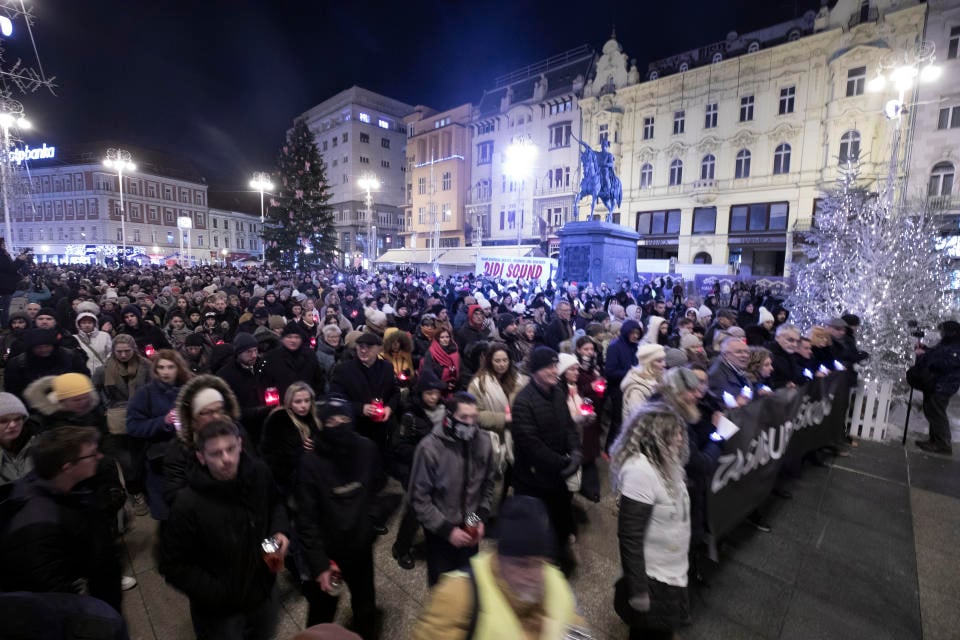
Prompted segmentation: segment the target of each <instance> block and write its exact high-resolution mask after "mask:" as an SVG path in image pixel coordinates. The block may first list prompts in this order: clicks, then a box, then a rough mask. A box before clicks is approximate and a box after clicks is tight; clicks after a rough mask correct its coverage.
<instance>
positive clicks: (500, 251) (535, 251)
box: [438, 245, 544, 270]
mask: <svg viewBox="0 0 960 640" xmlns="http://www.w3.org/2000/svg"><path fill="white" fill-rule="evenodd" d="M481 255H482V256H490V257H491V258H526V257H531V256H532V257H537V258H542V257H544V255H543V252H542V251H540V248H539V247H533V246H524V245H521V246H519V247H517V246H512V247H456V248H454V249H446V250H445V251H444V252H443V255H442V256H440V260H439V261H438V262H439V263H440V264H442V265H446V266H461V267H469V268H470V269H471V270H472V269H473V268H474V266H475V265H476V264H477V256H481Z"/></svg>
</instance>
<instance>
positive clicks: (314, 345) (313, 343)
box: [310, 337, 317, 349]
mask: <svg viewBox="0 0 960 640" xmlns="http://www.w3.org/2000/svg"><path fill="white" fill-rule="evenodd" d="M310 348H311V349H316V348H317V339H316V337H312V338H310Z"/></svg>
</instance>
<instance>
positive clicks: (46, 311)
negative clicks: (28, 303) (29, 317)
mask: <svg viewBox="0 0 960 640" xmlns="http://www.w3.org/2000/svg"><path fill="white" fill-rule="evenodd" d="M40 316H50V317H51V318H56V317H57V310H56V309H54V308H53V307H40V311H37V317H38V318H39V317H40Z"/></svg>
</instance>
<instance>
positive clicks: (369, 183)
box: [357, 174, 380, 264]
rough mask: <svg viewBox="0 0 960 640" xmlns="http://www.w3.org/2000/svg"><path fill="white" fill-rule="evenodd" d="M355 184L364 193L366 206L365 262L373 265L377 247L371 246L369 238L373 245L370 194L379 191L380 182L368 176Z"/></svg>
mask: <svg viewBox="0 0 960 640" xmlns="http://www.w3.org/2000/svg"><path fill="white" fill-rule="evenodd" d="M357 184H358V185H359V186H360V188H361V189H363V190H364V191H365V192H366V198H365V200H364V201H365V202H366V205H367V261H368V262H369V263H370V264H373V261H374V260H376V259H377V247H376V244H373V245H371V238H372V241H373V242H374V243H375V242H376V236H377V228H376V227H375V226H373V194H372V193H371V192H372V191H377V190H378V189H380V180H378V179H377V176H375V175H372V174H370V175H365V176H363V177H362V178H360V180H358V181H357Z"/></svg>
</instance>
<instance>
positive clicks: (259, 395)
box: [217, 333, 271, 443]
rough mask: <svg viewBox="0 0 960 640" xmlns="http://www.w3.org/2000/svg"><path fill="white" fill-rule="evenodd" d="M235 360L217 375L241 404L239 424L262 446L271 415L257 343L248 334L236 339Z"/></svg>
mask: <svg viewBox="0 0 960 640" xmlns="http://www.w3.org/2000/svg"><path fill="white" fill-rule="evenodd" d="M233 354H234V355H233V358H232V359H231V360H230V361H229V362H228V363H227V364H225V365H223V367H221V368H220V369H219V370H218V371H217V376H218V377H220V378H223V380H224V382H226V383H227V385H228V386H229V387H230V389H231V390H232V391H233V394H234V395H235V396H237V401H238V402H239V403H240V422H241V423H242V424H243V428H244V429H246V430H247V433H248V434H250V436H251V437H252V438H253V439H254V442H256V443H259V442H260V427H261V426H262V424H263V419H264V418H265V417H266V414H267V413H268V412H269V411H270V409H271V407H267V406H266V404H265V400H264V391H266V389H265V388H264V386H263V384H262V382H261V379H260V373H261V369H262V368H263V360H261V359H260V352H259V351H258V350H257V339H256V338H254V337H253V336H252V335H250V334H249V333H238V334H237V335H236V337H235V338H234V339H233Z"/></svg>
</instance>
